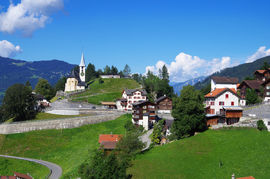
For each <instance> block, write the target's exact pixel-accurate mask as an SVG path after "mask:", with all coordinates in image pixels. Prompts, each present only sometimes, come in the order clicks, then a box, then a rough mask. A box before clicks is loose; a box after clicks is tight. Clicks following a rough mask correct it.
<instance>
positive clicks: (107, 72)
mask: <svg viewBox="0 0 270 179" xmlns="http://www.w3.org/2000/svg"><path fill="white" fill-rule="evenodd" d="M110 74H111V68H110V67H109V66H108V65H106V66H105V68H104V75H110Z"/></svg>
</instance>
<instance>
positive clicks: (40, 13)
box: [0, 0, 64, 36]
mask: <svg viewBox="0 0 270 179" xmlns="http://www.w3.org/2000/svg"><path fill="white" fill-rule="evenodd" d="M63 6H64V3H63V0H21V3H18V4H17V5H14V4H13V3H12V2H11V4H10V5H9V7H8V9H7V11H6V12H2V13H0V31H2V32H6V33H14V32H15V31H17V30H18V31H21V32H22V33H23V35H25V36H31V35H32V33H33V32H34V31H35V30H36V29H39V28H43V27H44V26H45V24H46V22H48V20H49V19H50V17H49V15H50V14H51V13H52V12H54V11H56V10H59V9H62V8H63Z"/></svg>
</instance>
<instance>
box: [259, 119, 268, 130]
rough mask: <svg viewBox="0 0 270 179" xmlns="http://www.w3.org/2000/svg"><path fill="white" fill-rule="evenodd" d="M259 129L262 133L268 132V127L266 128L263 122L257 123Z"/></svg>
mask: <svg viewBox="0 0 270 179" xmlns="http://www.w3.org/2000/svg"><path fill="white" fill-rule="evenodd" d="M257 129H259V130H260V131H264V130H267V127H266V126H265V124H264V122H263V120H259V121H257Z"/></svg>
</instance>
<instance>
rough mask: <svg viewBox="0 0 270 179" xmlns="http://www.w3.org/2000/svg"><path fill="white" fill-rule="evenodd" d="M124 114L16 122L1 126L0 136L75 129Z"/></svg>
mask: <svg viewBox="0 0 270 179" xmlns="http://www.w3.org/2000/svg"><path fill="white" fill-rule="evenodd" d="M122 114H124V113H114V114H113V113H108V114H101V115H94V116H85V117H75V118H67V119H57V120H43V121H28V122H16V123H11V124H1V125H0V134H15V133H23V132H29V131H35V130H44V129H68V128H76V127H80V126H83V125H87V124H96V123H100V122H105V121H110V120H114V119H116V118H118V117H120V116H121V115H122Z"/></svg>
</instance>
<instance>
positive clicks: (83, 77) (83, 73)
mask: <svg viewBox="0 0 270 179" xmlns="http://www.w3.org/2000/svg"><path fill="white" fill-rule="evenodd" d="M80 79H81V81H82V82H85V62H84V55H83V53H82V57H81V63H80Z"/></svg>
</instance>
